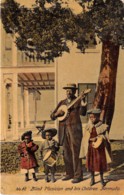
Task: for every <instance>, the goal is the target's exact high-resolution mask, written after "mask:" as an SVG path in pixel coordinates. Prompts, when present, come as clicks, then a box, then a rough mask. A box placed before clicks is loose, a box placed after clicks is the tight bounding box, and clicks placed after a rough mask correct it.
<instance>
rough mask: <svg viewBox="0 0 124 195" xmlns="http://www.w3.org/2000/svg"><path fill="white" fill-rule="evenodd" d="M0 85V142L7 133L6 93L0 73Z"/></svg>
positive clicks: (4, 138)
mask: <svg viewBox="0 0 124 195" xmlns="http://www.w3.org/2000/svg"><path fill="white" fill-rule="evenodd" d="M0 80H1V82H0V83H1V84H0V104H1V106H0V140H1V141H4V140H6V131H7V93H6V85H5V83H4V75H3V74H2V73H1V78H0Z"/></svg>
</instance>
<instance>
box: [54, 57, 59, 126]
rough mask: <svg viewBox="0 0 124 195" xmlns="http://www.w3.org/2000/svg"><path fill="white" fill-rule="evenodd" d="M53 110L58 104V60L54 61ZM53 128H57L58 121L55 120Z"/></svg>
mask: <svg viewBox="0 0 124 195" xmlns="http://www.w3.org/2000/svg"><path fill="white" fill-rule="evenodd" d="M54 73H55V100H54V102H55V108H56V106H57V104H58V59H55V72H54ZM55 128H58V120H55Z"/></svg>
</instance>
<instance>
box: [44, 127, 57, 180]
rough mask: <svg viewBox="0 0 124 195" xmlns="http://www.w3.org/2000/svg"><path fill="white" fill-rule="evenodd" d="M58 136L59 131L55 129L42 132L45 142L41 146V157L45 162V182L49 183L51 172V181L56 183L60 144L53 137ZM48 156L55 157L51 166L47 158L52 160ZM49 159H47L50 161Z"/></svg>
mask: <svg viewBox="0 0 124 195" xmlns="http://www.w3.org/2000/svg"><path fill="white" fill-rule="evenodd" d="M56 134H57V130H56V129H54V128H49V129H45V130H43V131H42V138H43V139H45V140H44V142H42V145H41V150H40V152H41V157H42V159H43V161H44V172H45V180H46V182H49V181H50V180H49V177H48V174H49V172H51V181H52V182H55V181H56V179H55V177H54V176H55V172H56V156H57V152H58V150H59V144H58V142H57V141H56V140H54V139H53V137H54V136H55V135H56ZM47 154H50V156H52V157H53V159H54V161H53V163H52V161H51V164H50V163H48V161H47V160H46V161H45V159H46V157H48V158H50V156H47ZM48 158H47V159H48Z"/></svg>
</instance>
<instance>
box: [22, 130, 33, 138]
mask: <svg viewBox="0 0 124 195" xmlns="http://www.w3.org/2000/svg"><path fill="white" fill-rule="evenodd" d="M25 136H30V137H31V136H32V131H26V132H24V133H23V134H22V136H21V140H24V139H25Z"/></svg>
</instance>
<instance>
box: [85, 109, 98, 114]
mask: <svg viewBox="0 0 124 195" xmlns="http://www.w3.org/2000/svg"><path fill="white" fill-rule="evenodd" d="M100 113H101V110H100V109H99V108H92V109H90V110H88V111H87V114H100Z"/></svg>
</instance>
